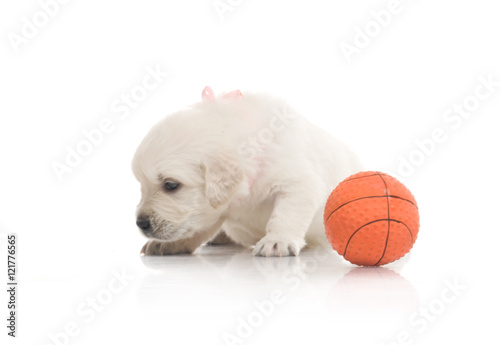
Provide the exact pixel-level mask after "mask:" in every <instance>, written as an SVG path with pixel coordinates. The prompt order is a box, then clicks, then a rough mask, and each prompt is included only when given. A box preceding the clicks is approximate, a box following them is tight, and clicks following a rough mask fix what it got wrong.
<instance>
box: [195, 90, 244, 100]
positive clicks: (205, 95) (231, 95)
mask: <svg viewBox="0 0 500 345" xmlns="http://www.w3.org/2000/svg"><path fill="white" fill-rule="evenodd" d="M222 98H225V99H238V98H243V94H242V93H241V91H240V90H234V91H231V92H228V93H226V94H225V95H224V96H222ZM201 99H202V100H209V101H214V100H215V95H214V91H213V90H212V88H211V87H210V86H205V88H204V89H203V91H202V92H201Z"/></svg>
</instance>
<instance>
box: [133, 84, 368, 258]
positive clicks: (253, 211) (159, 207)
mask: <svg viewBox="0 0 500 345" xmlns="http://www.w3.org/2000/svg"><path fill="white" fill-rule="evenodd" d="M202 95H203V101H202V102H200V103H196V104H194V105H193V106H191V107H190V108H187V109H185V110H181V111H179V112H177V113H174V114H172V115H170V116H167V117H166V118H165V119H164V120H163V121H161V122H160V123H158V124H157V125H156V126H154V127H153V128H152V129H151V131H150V132H149V133H148V134H147V136H146V137H145V138H144V140H143V141H142V143H141V144H140V146H139V148H138V149H137V152H136V153H135V156H134V159H133V163H132V168H133V172H134V175H135V176H136V178H137V179H138V180H139V182H140V183H141V192H142V198H141V201H140V203H139V205H138V207H137V226H138V227H139V228H140V229H141V230H142V232H143V233H144V235H145V236H146V237H148V238H150V239H151V240H150V241H149V242H147V243H146V244H145V245H144V247H143V249H142V252H143V253H145V254H146V255H166V254H176V253H192V252H193V251H194V250H195V249H196V248H198V247H199V246H200V245H202V244H203V243H206V242H207V241H209V240H211V239H213V238H214V237H215V236H216V235H217V234H218V233H219V232H220V231H221V229H223V230H224V232H225V233H226V234H227V236H229V237H230V238H231V239H232V240H233V241H235V242H236V243H239V244H242V245H245V246H254V250H253V254H254V255H262V256H285V255H298V254H299V252H300V250H301V248H303V247H304V245H306V244H308V245H313V244H318V243H320V242H324V241H325V240H326V237H325V232H324V226H323V208H324V205H325V202H326V199H327V198H328V195H329V193H330V192H331V191H332V189H333V188H334V187H335V186H336V185H337V184H338V183H339V182H340V181H342V180H343V179H344V178H346V177H347V176H349V175H351V174H353V173H356V172H358V171H360V170H361V167H360V165H359V163H358V160H357V158H356V156H355V155H354V154H353V153H352V152H351V151H350V150H349V149H348V148H347V147H346V146H345V145H344V144H342V143H341V142H339V141H337V140H335V139H334V138H332V137H331V136H330V135H328V134H327V133H326V132H325V131H323V130H321V129H320V128H318V127H316V126H314V125H313V124H311V123H310V122H308V121H307V120H306V119H305V118H304V117H302V116H300V115H299V114H297V113H295V112H294V111H293V110H291V109H290V107H289V106H288V105H287V104H286V103H285V102H283V101H282V100H280V99H278V98H275V97H271V96H267V95H262V94H251V93H248V94H247V93H245V94H244V95H242V94H241V93H240V92H239V91H233V92H231V93H229V94H226V95H223V96H219V97H217V98H216V97H214V95H213V92H212V90H211V89H210V88H208V87H207V88H205V89H204V90H203V93H202Z"/></svg>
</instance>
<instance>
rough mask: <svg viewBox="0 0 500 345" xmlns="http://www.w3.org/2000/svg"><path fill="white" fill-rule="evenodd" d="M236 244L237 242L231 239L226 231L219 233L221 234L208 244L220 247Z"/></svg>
mask: <svg viewBox="0 0 500 345" xmlns="http://www.w3.org/2000/svg"><path fill="white" fill-rule="evenodd" d="M228 244H235V242H234V241H233V240H232V239H231V238H229V236H228V235H226V233H225V232H224V230H221V231H219V233H218V234H217V235H216V236H215V237H214V238H213V239H211V240H210V241H208V242H207V245H209V246H219V245H228Z"/></svg>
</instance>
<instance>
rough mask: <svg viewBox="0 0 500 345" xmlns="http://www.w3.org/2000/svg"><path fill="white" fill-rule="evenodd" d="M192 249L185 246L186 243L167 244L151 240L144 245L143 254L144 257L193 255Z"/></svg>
mask: <svg viewBox="0 0 500 345" xmlns="http://www.w3.org/2000/svg"><path fill="white" fill-rule="evenodd" d="M192 252H193V249H192V248H189V247H188V246H186V245H185V243H184V242H181V241H177V242H165V241H157V240H151V241H148V242H146V243H145V244H144V246H143V247H142V249H141V254H144V255H173V254H191V253H192Z"/></svg>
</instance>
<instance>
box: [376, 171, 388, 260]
mask: <svg viewBox="0 0 500 345" xmlns="http://www.w3.org/2000/svg"><path fill="white" fill-rule="evenodd" d="M377 174H378V176H380V178H381V179H382V182H384V185H385V195H386V196H387V219H391V206H390V205H389V204H390V201H389V187H387V183H385V180H384V178H383V177H382V175H380V173H377ZM390 233H391V222H387V237H386V238H385V246H384V251H383V252H382V256H381V257H380V259H379V260H378V261H377V262H376V263H375V266H376V265H378V264H379V262H380V261H382V259H383V257H384V255H385V251H386V249H387V243H389V235H390Z"/></svg>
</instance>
